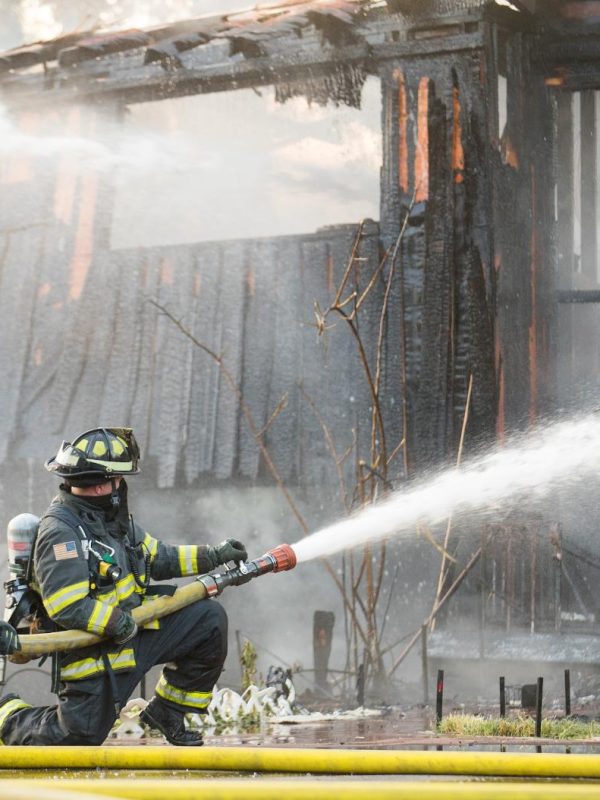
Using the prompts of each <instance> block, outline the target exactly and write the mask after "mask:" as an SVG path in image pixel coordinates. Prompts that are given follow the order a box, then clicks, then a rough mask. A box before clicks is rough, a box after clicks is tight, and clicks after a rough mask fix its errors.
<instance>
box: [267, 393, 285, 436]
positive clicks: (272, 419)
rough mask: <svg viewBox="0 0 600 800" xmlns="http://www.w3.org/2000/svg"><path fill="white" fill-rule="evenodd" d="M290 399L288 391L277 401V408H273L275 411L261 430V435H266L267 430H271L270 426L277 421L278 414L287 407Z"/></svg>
mask: <svg viewBox="0 0 600 800" xmlns="http://www.w3.org/2000/svg"><path fill="white" fill-rule="evenodd" d="M288 400H289V395H288V393H287V392H286V393H285V394H284V395H283V396H282V397H281V399H280V400H279V402H278V403H277V405H276V406H275V408H274V410H273V413H272V414H271V416H270V417H269V419H268V420H267V424H266V425H265V427H264V428H263V429H262V430H261V431H260V436H264V435H265V433H266V432H267V431H268V430H269V428H270V427H271V425H272V424H273V423H274V422H275V420H276V419H277V417H278V416H279V415H280V414H281V412H282V411H283V410H284V408H287V404H288Z"/></svg>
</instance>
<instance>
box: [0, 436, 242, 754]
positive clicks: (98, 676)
mask: <svg viewBox="0 0 600 800" xmlns="http://www.w3.org/2000/svg"><path fill="white" fill-rule="evenodd" d="M138 461H139V449H138V445H137V442H136V440H135V437H134V435H133V432H132V430H131V429H130V428H95V429H93V430H89V431H86V432H85V433H83V434H81V435H80V436H78V437H77V438H76V439H75V440H74V441H73V443H72V444H71V443H68V442H63V444H62V446H61V447H60V449H59V452H58V453H57V454H56V456H55V457H54V458H51V459H49V460H48V461H47V462H46V465H45V466H46V469H48V470H49V471H50V472H52V473H54V474H55V475H57V476H59V477H60V478H62V479H63V483H62V484H61V486H60V491H59V494H58V496H57V497H55V498H54V500H53V501H52V503H51V505H50V507H49V508H48V510H47V511H46V514H45V515H44V517H43V518H42V520H41V523H40V527H39V532H38V534H37V539H36V542H35V546H34V553H33V579H34V581H33V585H34V588H35V589H36V590H37V591H38V593H39V595H40V596H41V600H42V602H43V608H44V610H45V612H46V614H47V620H48V622H49V623H50V627H48V626H46V627H45V630H52V629H53V630H61V629H65V630H71V629H73V628H78V629H81V630H84V631H88V632H90V633H95V634H98V635H99V636H102V637H104V641H103V642H102V643H101V644H99V645H94V646H92V647H86V648H84V649H79V650H70V651H66V652H63V653H60V654H57V655H56V656H55V658H54V665H53V666H54V669H53V672H54V676H55V681H54V683H55V685H54V687H53V691H55V692H56V693H57V695H58V705H56V706H51V707H37V708H34V707H32V706H30V705H29V704H28V703H26V702H25V701H23V700H22V699H21V698H20V697H19V696H18V695H15V694H11V695H7V696H5V697H4V698H2V699H1V700H0V739H1V741H2V743H4V744H7V745H13V744H14V745H71V744H75V745H86V744H87V745H94V744H101V743H102V742H103V741H104V739H105V738H106V736H107V734H108V732H109V731H110V729H111V727H112V725H113V723H114V721H115V719H116V717H117V715H118V713H119V710H120V708H121V707H122V706H123V705H124V704H125V703H126V702H127V700H128V699H129V697H130V696H131V694H132V692H133V690H134V689H135V687H136V686H137V684H138V683H139V682H140V680H141V678H142V677H143V675H144V674H145V673H146V672H147V671H148V670H149V669H150V668H151V667H152V666H154V665H156V664H164V666H163V670H162V674H161V676H160V679H159V680H158V683H157V685H156V688H155V693H154V696H153V697H152V699H151V700H150V702H149V704H148V705H147V707H146V708H145V709H144V710H143V712H142V714H141V719H142V721H143V722H144V723H146V724H148V725H149V726H151V727H152V728H155V729H156V730H158V731H160V732H161V733H162V734H163V735H164V736H165V737H166V739H167V740H168V741H169V742H170V743H171V744H174V745H201V744H202V736H201V735H200V734H199V733H198V732H197V731H193V730H190V729H187V728H186V726H185V717H184V715H185V714H186V713H189V712H195V713H203V712H205V711H206V708H207V706H208V704H209V702H210V700H211V697H212V690H213V686H214V684H215V682H216V681H217V679H218V677H219V675H220V673H221V669H222V667H223V663H224V661H225V656H226V654H227V618H226V615H225V612H224V610H223V608H222V607H221V606H220V605H219V604H218V603H217V602H216V601H214V600H201V601H198V602H196V603H193V604H191V605H189V606H187V607H186V608H183V609H181V610H180V611H177V612H175V613H174V614H171V615H170V616H167V617H164V618H163V619H161V620H160V621H155V622H153V623H151V624H149V625H147V626H145V627H144V628H143V629H142V630H138V628H137V625H136V623H135V621H134V619H133V617H132V616H131V610H132V609H133V608H135V607H136V606H139V605H140V604H141V603H142V602H144V600H145V599H146V598H151V597H152V595H156V594H165V593H166V594H169V593H172V591H173V590H174V587H164V586H161V585H160V584H159V585H158V586H155V585H153V584H152V583H151V581H152V579H154V580H158V581H160V580H164V579H169V578H175V577H181V576H186V575H196V574H201V573H205V572H208V571H210V570H211V569H214V568H215V567H217V566H219V565H220V564H224V563H226V562H228V561H236V562H239V561H246V560H247V553H246V549H245V547H244V545H243V544H242V543H241V542H239V541H237V540H235V539H227V540H226V541H224V542H223V543H222V544H220V545H218V546H217V547H211V546H208V545H179V546H175V545H170V544H165V543H163V542H161V541H160V540H158V539H155V538H154V537H153V536H151V535H150V534H149V533H147V532H146V531H144V529H143V528H141V527H140V526H139V525H138V524H137V522H134V521H133V518H132V517H131V515H130V513H129V510H128V505H127V484H126V481H125V476H129V475H135V474H136V473H138V472H139V468H138Z"/></svg>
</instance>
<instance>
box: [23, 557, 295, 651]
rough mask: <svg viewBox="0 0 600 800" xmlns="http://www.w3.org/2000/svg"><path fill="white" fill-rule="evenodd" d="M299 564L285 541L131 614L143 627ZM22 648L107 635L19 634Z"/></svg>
mask: <svg viewBox="0 0 600 800" xmlns="http://www.w3.org/2000/svg"><path fill="white" fill-rule="evenodd" d="M295 566H296V554H295V553H294V550H293V549H292V547H290V545H289V544H281V545H279V546H278V547H274V548H273V549H272V550H269V551H268V552H267V553H265V554H264V555H263V556H260V558H256V559H254V560H253V561H247V562H245V563H242V564H239V565H238V566H236V567H233V568H231V569H227V568H225V569H223V571H221V572H216V573H215V572H211V573H210V574H208V575H200V576H198V578H196V579H195V580H194V581H192V583H189V584H187V585H186V586H182V587H180V588H178V589H177V590H176V591H175V593H174V594H173V595H172V596H171V597H168V596H159V597H157V598H156V600H150V601H148V602H147V603H144V604H143V605H141V606H138V607H137V608H134V609H133V611H132V612H131V615H132V617H133V619H134V620H135V622H136V623H137V625H138V626H139V627H142V626H143V625H147V624H148V623H149V622H153V621H154V620H156V619H160V618H161V617H166V616H168V615H169V614H173V613H174V612H175V611H179V610H180V609H182V608H185V606H189V605H190V604H191V603H195V602H196V601H197V600H204V599H205V598H210V597H216V596H217V595H219V594H221V592H222V591H223V590H224V589H226V588H227V587H228V586H242V585H243V584H244V583H248V582H249V581H251V580H252V579H253V578H258V577H259V576H260V575H266V574H267V573H268V572H284V571H286V570H290V569H293V568H294V567H295ZM19 640H20V642H21V650H20V651H19V653H18V654H19V656H25V657H35V656H43V655H46V654H48V653H55V652H59V651H63V650H78V649H79V648H80V647H90V646H91V645H94V644H98V643H99V642H101V641H102V640H103V637H101V636H97V635H96V634H94V633H87V631H81V630H72V631H57V632H55V633H36V634H29V635H25V636H19Z"/></svg>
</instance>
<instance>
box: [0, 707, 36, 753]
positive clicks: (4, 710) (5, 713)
mask: <svg viewBox="0 0 600 800" xmlns="http://www.w3.org/2000/svg"><path fill="white" fill-rule="evenodd" d="M22 708H31V706H30V704H29V703H25V702H24V701H23V700H21V698H20V697H14V698H13V699H12V700H9V701H8V703H5V704H4V705H3V706H1V707H0V732H1V731H2V728H3V726H4V723H5V722H6V719H7V717H9V716H10V715H11V714H14V713H15V711H20V710H21V709H22ZM0 742H1V743H2V744H4V742H2V739H0Z"/></svg>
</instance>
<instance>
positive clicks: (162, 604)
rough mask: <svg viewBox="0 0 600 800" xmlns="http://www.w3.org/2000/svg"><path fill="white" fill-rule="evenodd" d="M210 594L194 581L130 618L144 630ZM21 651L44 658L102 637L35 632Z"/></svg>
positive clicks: (24, 640)
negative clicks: (147, 625) (49, 654)
mask: <svg viewBox="0 0 600 800" xmlns="http://www.w3.org/2000/svg"><path fill="white" fill-rule="evenodd" d="M207 594H208V592H207V589H206V586H205V585H204V584H203V583H201V582H200V581H194V582H193V583H189V584H187V585H186V586H181V587H180V588H178V589H177V591H176V592H175V594H174V595H172V597H166V596H165V597H162V596H161V597H157V598H156V600H149V601H148V602H147V603H144V605H142V606H138V607H137V608H134V609H133V611H132V612H131V616H132V617H133V618H134V620H135V621H136V623H137V624H138V625H139V626H140V627H141V626H142V625H146V624H147V623H148V622H153V621H154V620H155V619H160V618H161V617H166V616H167V615H168V614H173V613H174V612H175V611H179V610H180V609H181V608H185V606H189V605H190V603H195V602H196V600H203V599H204V598H205V597H206V596H207ZM19 640H20V642H21V650H19V651H18V653H17V656H21V655H22V656H28V657H35V656H43V655H46V654H47V653H54V652H57V651H59V650H78V649H79V648H80V647H89V646H90V645H93V644H98V642H101V641H102V637H101V636H96V634H94V633H87V632H86V631H79V630H73V631H57V632H56V633H36V634H33V635H26V636H19Z"/></svg>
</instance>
